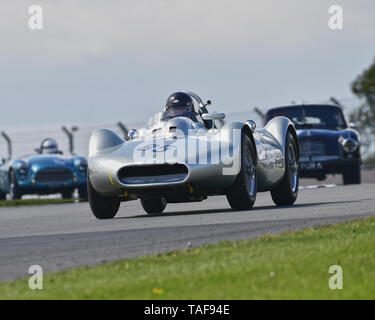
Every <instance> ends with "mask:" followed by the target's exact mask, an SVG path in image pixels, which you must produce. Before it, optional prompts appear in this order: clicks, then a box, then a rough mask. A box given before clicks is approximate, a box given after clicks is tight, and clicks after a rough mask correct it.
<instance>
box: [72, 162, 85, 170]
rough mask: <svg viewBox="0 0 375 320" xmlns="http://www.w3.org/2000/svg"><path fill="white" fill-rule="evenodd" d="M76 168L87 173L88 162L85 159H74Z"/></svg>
mask: <svg viewBox="0 0 375 320" xmlns="http://www.w3.org/2000/svg"><path fill="white" fill-rule="evenodd" d="M74 166H75V167H76V168H77V170H79V171H86V170H87V162H86V160H84V159H74Z"/></svg>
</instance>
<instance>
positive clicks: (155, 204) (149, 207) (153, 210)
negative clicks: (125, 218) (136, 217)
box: [141, 198, 167, 216]
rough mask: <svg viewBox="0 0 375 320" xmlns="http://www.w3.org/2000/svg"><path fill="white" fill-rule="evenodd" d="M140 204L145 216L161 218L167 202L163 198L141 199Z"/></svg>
mask: <svg viewBox="0 0 375 320" xmlns="http://www.w3.org/2000/svg"><path fill="white" fill-rule="evenodd" d="M141 204H142V207H143V210H145V211H146V212H147V214H149V215H152V216H161V215H162V214H163V211H164V209H165V207H166V206H167V201H166V200H165V199H164V198H156V199H141Z"/></svg>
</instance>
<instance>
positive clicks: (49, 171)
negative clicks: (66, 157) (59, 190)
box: [35, 168, 73, 182]
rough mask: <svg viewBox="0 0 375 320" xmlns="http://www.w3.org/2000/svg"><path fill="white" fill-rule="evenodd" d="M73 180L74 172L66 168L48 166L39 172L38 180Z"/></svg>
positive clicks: (36, 179)
mask: <svg viewBox="0 0 375 320" xmlns="http://www.w3.org/2000/svg"><path fill="white" fill-rule="evenodd" d="M70 180H73V173H72V171H70V170H69V169H65V168H46V169H42V170H40V171H38V172H37V174H36V175H35V181H37V182H65V181H70Z"/></svg>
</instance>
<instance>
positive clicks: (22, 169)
mask: <svg viewBox="0 0 375 320" xmlns="http://www.w3.org/2000/svg"><path fill="white" fill-rule="evenodd" d="M14 168H15V169H16V170H17V171H18V172H19V173H20V174H26V173H27V171H28V170H29V166H28V164H27V163H26V162H24V161H22V162H21V161H20V162H17V163H16V164H15V165H14Z"/></svg>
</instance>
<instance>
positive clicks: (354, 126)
mask: <svg viewBox="0 0 375 320" xmlns="http://www.w3.org/2000/svg"><path fill="white" fill-rule="evenodd" d="M349 128H350V129H357V128H358V126H357V124H356V123H354V122H350V123H349Z"/></svg>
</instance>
